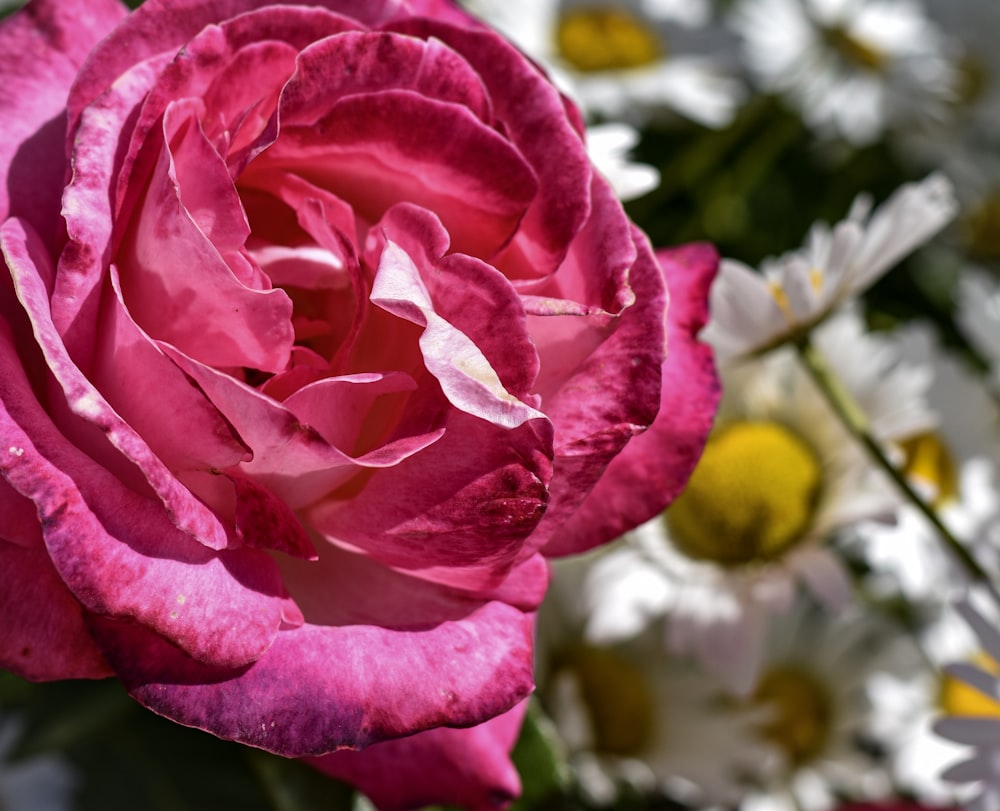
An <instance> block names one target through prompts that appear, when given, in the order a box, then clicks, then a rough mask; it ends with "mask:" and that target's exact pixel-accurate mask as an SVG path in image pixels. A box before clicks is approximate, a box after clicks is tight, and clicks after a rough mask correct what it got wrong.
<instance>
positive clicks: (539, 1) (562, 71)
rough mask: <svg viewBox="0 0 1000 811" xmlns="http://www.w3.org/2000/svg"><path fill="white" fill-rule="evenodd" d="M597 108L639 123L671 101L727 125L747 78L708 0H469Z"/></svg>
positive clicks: (687, 114) (706, 121)
mask: <svg viewBox="0 0 1000 811" xmlns="http://www.w3.org/2000/svg"><path fill="white" fill-rule="evenodd" d="M466 5H467V6H468V7H469V9H470V10H471V11H473V12H474V13H476V14H477V15H479V16H480V17H482V18H483V19H484V20H486V21H487V22H489V23H490V24H491V25H493V26H494V27H496V28H497V29H499V30H500V31H501V32H503V33H504V34H506V35H507V36H508V37H510V39H511V40H513V42H514V43H516V44H517V45H518V46H519V47H521V48H522V49H523V50H524V51H525V52H526V53H527V54H528V55H529V56H531V57H533V58H534V59H536V60H538V61H539V62H540V63H542V64H543V65H545V67H546V68H547V69H548V70H549V71H550V72H551V73H552V75H553V79H554V80H555V81H556V83H557V84H558V85H559V86H560V87H562V89H563V90H564V91H566V93H567V94H568V95H570V96H571V97H572V98H573V99H575V100H576V101H577V102H579V103H580V105H581V107H583V109H584V110H585V111H586V112H587V113H588V114H590V115H592V116H593V115H597V116H601V117H603V118H608V119H613V120H628V121H630V122H632V123H636V124H642V123H644V122H645V121H647V120H648V119H649V117H650V116H651V115H655V114H657V113H659V112H662V111H664V110H670V111H673V112H674V113H676V114H679V115H681V116H682V117H684V118H687V119H690V120H691V121H694V122H696V123H699V124H702V125H704V126H708V127H723V126H726V125H727V124H728V123H729V122H730V121H731V120H732V118H733V115H734V114H735V112H736V109H737V106H738V105H739V102H740V101H741V100H742V96H743V87H742V85H741V84H740V83H739V81H738V80H737V79H735V78H734V77H733V76H732V75H731V74H730V73H729V72H728V71H727V70H726V69H725V68H724V67H723V66H722V62H721V59H720V58H719V57H718V55H719V54H725V53H726V50H727V49H726V47H725V46H726V45H728V41H726V42H725V43H720V42H719V39H720V37H723V38H725V37H727V35H726V33H725V32H723V31H722V30H721V29H717V28H712V27H710V26H709V25H708V23H709V21H710V20H709V17H710V4H709V3H708V2H707V0H609V1H608V2H604V3H594V2H593V1H592V0H467V1H466Z"/></svg>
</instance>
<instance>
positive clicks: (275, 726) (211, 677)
mask: <svg viewBox="0 0 1000 811" xmlns="http://www.w3.org/2000/svg"><path fill="white" fill-rule="evenodd" d="M92 626H93V627H92V632H93V633H94V634H95V636H96V638H97V639H98V642H99V644H100V645H101V648H102V649H103V650H104V652H105V655H106V656H107V657H108V659H109V661H110V662H111V664H112V666H113V667H114V668H115V671H116V672H117V673H118V675H119V676H120V677H121V679H122V681H123V682H124V683H125V686H126V688H127V689H128V690H129V692H130V693H131V695H132V696H133V697H134V698H136V699H137V700H138V701H139V702H140V703H142V704H144V705H145V706H147V707H149V708H150V709H151V710H153V711H154V712H157V713H159V714H161V715H165V716H166V717H168V718H171V719H172V720H175V721H177V722H179V723H182V724H185V725H188V726H193V727H197V728H199V729H205V730H208V731H210V732H212V733H213V734H215V735H217V736H219V737H221V738H226V739H230V740H236V741H240V742H241V743H246V744H249V745H251V746H257V747H260V748H262V749H267V750H268V751H271V752H276V753H278V754H281V755H286V756H290V757H301V756H305V755H321V754H326V753H328V752H331V751H333V750H336V749H338V748H343V747H351V748H354V747H362V746H367V745H369V744H372V743H376V742H378V741H382V740H386V739H389V738H395V737H400V736H403V735H409V734H412V733H414V732H418V731H420V730H424V729H429V728H431V727H436V726H443V725H452V726H459V725H460V726H468V725H471V724H476V723H480V722H482V721H485V720H486V719H488V718H492V717H493V716H495V715H497V714H498V713H501V712H505V711H506V710H508V709H510V708H511V707H513V706H514V705H515V704H516V703H517V702H518V701H520V700H521V699H523V698H524V697H525V696H526V695H527V693H528V692H529V691H530V690H531V688H532V677H531V637H532V618H531V615H530V614H523V613H521V612H520V611H518V610H517V609H514V608H511V607H510V606H507V605H503V604H502V603H486V604H484V605H481V606H479V607H470V608H469V609H467V611H466V613H464V614H463V615H457V616H455V618H454V619H450V620H445V621H442V622H438V623H436V624H434V625H425V626H423V627H420V628H414V629H412V630H393V629H390V628H386V627H381V626H377V625H345V626H339V627H321V626H315V625H304V626H302V627H300V628H296V629H294V630H283V631H281V632H280V633H279V634H278V636H277V637H276V639H275V641H274V644H273V645H272V646H271V648H270V649H269V650H268V651H267V652H266V653H265V654H264V655H263V656H261V658H260V659H259V660H257V661H256V662H254V663H253V664H251V665H249V666H247V667H245V668H240V669H236V670H224V669H220V668H211V667H207V666H205V665H202V664H199V663H198V662H195V661H194V660H192V659H190V658H188V657H186V656H185V655H184V654H183V653H181V652H180V651H179V650H178V649H177V648H175V647H173V646H172V645H170V644H168V643H166V642H165V641H163V640H162V639H161V638H159V637H157V636H156V635H154V634H151V633H149V632H148V631H146V630H144V629H142V628H141V627H139V626H136V625H132V624H127V623H121V622H115V621H112V620H107V619H103V618H100V617H94V618H92Z"/></svg>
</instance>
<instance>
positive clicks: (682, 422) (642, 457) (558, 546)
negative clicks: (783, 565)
mask: <svg viewBox="0 0 1000 811" xmlns="http://www.w3.org/2000/svg"><path fill="white" fill-rule="evenodd" d="M657 258H658V259H659V261H660V265H661V266H662V268H663V272H664V275H665V276H666V280H667V286H668V289H669V291H670V309H669V311H668V317H667V341H668V356H667V360H666V361H665V362H664V365H663V393H662V399H661V401H660V412H659V415H658V416H657V418H656V421H655V422H654V423H653V425H652V427H651V428H650V429H649V430H648V431H646V433H644V434H640V435H639V436H636V437H633V438H632V440H631V441H630V442H629V444H628V445H626V447H625V449H624V450H623V451H622V452H621V453H620V454H619V455H618V456H617V457H615V459H614V460H613V461H612V462H611V464H610V465H609V466H608V469H607V471H606V472H605V474H604V476H603V477H602V478H601V480H600V481H599V482H598V483H597V486H596V487H595V488H594V489H593V490H592V491H591V493H590V495H589V496H588V497H587V499H586V501H584V502H583V504H582V505H581V506H580V508H579V509H578V510H577V511H576V513H575V514H574V515H572V516H571V517H570V518H569V520H568V521H566V523H564V524H563V525H562V527H561V528H560V530H559V531H558V532H557V533H556V535H555V536H554V537H553V538H552V540H551V541H550V542H549V544H548V545H547V546H546V547H545V554H547V555H565V554H570V553H573V552H582V551H584V550H586V549H590V548H591V547H594V546H597V545H598V544H600V543H604V542H606V541H608V540H610V539H611V538H615V537H617V536H619V535H621V534H622V533H623V532H625V531H627V530H629V529H632V528H634V527H636V526H638V525H639V524H641V523H643V522H645V521H648V520H649V519H650V518H652V517H653V516H654V515H656V514H657V513H658V512H660V511H662V510H663V509H665V508H666V506H667V505H668V504H670V502H672V501H673V500H674V498H676V497H677V495H678V494H679V493H680V491H681V489H682V488H683V487H684V485H685V483H686V482H687V480H688V477H689V476H690V475H691V471H692V470H694V466H695V465H696V464H697V463H698V459H700V458H701V452H702V449H703V448H704V446H705V440H706V439H707V437H708V432H709V431H710V430H711V428H712V421H713V419H714V418H715V410H716V406H717V405H718V402H719V396H720V393H721V389H720V386H719V379H718V375H717V374H716V370H715V361H714V356H713V353H712V349H711V347H710V346H708V344H704V343H701V342H700V341H698V340H697V338H696V336H697V334H698V331H699V330H700V329H701V328H702V327H703V326H704V325H705V321H706V320H707V318H708V291H709V287H710V286H711V284H712V280H713V279H714V278H715V273H716V270H717V269H718V263H719V258H718V254H717V253H716V252H715V249H714V248H712V247H711V246H710V245H705V244H694V245H686V246H683V247H679V248H673V249H670V250H661V251H658V252H657Z"/></svg>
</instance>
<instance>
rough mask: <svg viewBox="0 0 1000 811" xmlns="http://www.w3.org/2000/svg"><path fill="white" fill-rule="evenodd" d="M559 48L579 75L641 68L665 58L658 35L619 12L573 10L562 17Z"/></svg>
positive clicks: (558, 34) (639, 21)
mask: <svg viewBox="0 0 1000 811" xmlns="http://www.w3.org/2000/svg"><path fill="white" fill-rule="evenodd" d="M556 46H557V48H558V50H559V53H560V54H561V56H562V57H563V59H565V60H566V61H567V62H569V63H570V64H571V65H572V66H573V67H574V68H576V69H577V70H579V71H584V72H591V71H601V70H616V69H621V68H637V67H641V66H643V65H648V64H650V63H652V62H655V61H656V60H657V59H659V58H660V57H661V50H662V49H661V46H660V41H659V38H658V37H657V36H656V34H655V32H653V31H650V30H649V28H648V27H647V26H646V25H645V24H644V23H643V22H642V21H641V20H638V19H636V18H635V17H633V16H632V15H631V14H629V13H628V12H627V11H625V10H623V9H618V8H600V7H598V8H580V9H572V10H570V11H567V12H566V13H565V14H563V15H562V17H561V19H560V20H559V24H558V27H557V29H556Z"/></svg>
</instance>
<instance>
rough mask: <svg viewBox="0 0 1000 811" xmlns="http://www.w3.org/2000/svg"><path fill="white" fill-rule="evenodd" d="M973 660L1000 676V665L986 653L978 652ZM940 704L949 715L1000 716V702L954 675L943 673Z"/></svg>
mask: <svg viewBox="0 0 1000 811" xmlns="http://www.w3.org/2000/svg"><path fill="white" fill-rule="evenodd" d="M972 661H973V662H974V663H975V664H977V665H979V666H980V667H981V668H982V669H983V670H986V671H988V672H990V673H992V674H993V675H995V676H1000V666H998V665H997V663H996V662H995V661H994V660H993V659H992V658H990V657H989V656H987V655H986V654H985V653H978V654H976V655H975V656H974V657H972ZM938 704H939V706H940V707H941V709H942V710H944V712H946V713H947V714H948V715H963V716H970V715H971V716H980V717H982V716H986V717H991V718H1000V702H998V701H997V700H996V699H993V698H990V697H989V696H987V695H983V694H982V693H980V692H979V691H978V690H977V689H976V688H974V687H971V686H970V685H968V684H966V683H965V682H964V681H961V680H959V679H956V678H955V677H954V676H948V675H944V674H942V676H941V687H940V693H939V695H938Z"/></svg>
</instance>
